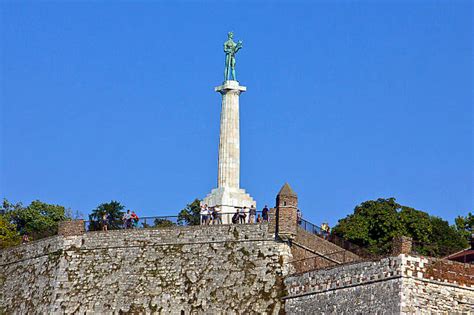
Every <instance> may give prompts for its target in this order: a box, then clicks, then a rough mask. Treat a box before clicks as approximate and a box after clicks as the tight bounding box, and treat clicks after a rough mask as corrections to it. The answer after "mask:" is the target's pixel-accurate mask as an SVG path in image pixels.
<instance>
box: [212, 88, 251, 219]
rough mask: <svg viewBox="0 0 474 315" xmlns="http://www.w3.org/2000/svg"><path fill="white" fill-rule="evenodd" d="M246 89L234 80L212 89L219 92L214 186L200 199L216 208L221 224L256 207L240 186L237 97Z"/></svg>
mask: <svg viewBox="0 0 474 315" xmlns="http://www.w3.org/2000/svg"><path fill="white" fill-rule="evenodd" d="M246 90H247V88H246V87H245V86H241V85H239V82H237V81H233V80H229V81H225V82H224V84H223V85H221V86H218V87H216V88H215V91H216V92H219V93H220V94H221V95H222V111H221V128H220V137H219V159H218V170H217V188H216V189H213V190H212V191H211V193H210V194H209V195H207V197H206V198H204V199H203V204H207V205H208V206H210V207H215V206H217V207H219V208H220V209H221V211H222V213H223V221H224V223H230V219H231V216H232V215H233V214H234V213H235V211H236V209H237V208H243V207H247V208H250V207H251V206H254V207H256V203H255V201H254V200H253V198H252V197H250V195H249V194H247V193H246V192H245V190H243V189H241V188H240V120H239V97H240V94H241V93H242V92H245V91H246Z"/></svg>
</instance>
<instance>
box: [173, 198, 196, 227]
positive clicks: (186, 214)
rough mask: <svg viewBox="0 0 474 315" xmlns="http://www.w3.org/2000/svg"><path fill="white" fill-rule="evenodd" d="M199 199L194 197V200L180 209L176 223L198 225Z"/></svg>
mask: <svg viewBox="0 0 474 315" xmlns="http://www.w3.org/2000/svg"><path fill="white" fill-rule="evenodd" d="M200 212H201V201H200V200H199V199H197V198H196V199H194V201H193V202H192V203H190V204H188V205H186V208H184V209H183V210H181V211H180V212H179V214H178V224H179V225H199V224H200V223H201V219H200V218H201V217H200V214H199V213H200Z"/></svg>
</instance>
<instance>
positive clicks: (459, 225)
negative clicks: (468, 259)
mask: <svg viewBox="0 0 474 315" xmlns="http://www.w3.org/2000/svg"><path fill="white" fill-rule="evenodd" d="M455 223H456V230H458V231H459V233H461V234H462V235H463V236H464V237H465V238H466V239H469V238H470V237H471V235H472V233H473V231H474V230H473V229H474V215H472V213H471V212H469V213H468V214H467V216H465V217H463V216H459V217H457V218H456V220H455Z"/></svg>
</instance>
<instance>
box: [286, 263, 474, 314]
mask: <svg viewBox="0 0 474 315" xmlns="http://www.w3.org/2000/svg"><path fill="white" fill-rule="evenodd" d="M433 264H438V265H436V266H439V265H440V263H439V260H433V259H430V258H424V257H416V256H407V255H399V256H397V257H389V258H384V259H381V260H379V261H369V262H360V263H354V264H351V265H344V266H339V267H334V268H331V269H325V270H316V271H309V272H306V273H303V274H300V275H295V276H290V277H288V278H287V279H286V280H285V284H286V286H287V290H288V296H287V297H285V300H286V303H285V310H286V312H287V313H288V314H323V313H325V314H327V313H330V314H354V313H356V314H425V313H426V314H433V313H435V314H438V313H443V314H447V313H449V314H472V313H473V312H474V287H473V285H474V283H472V282H469V283H468V282H467V281H469V279H471V276H472V272H473V269H471V267H466V265H465V264H459V265H458V266H457V267H458V268H456V267H455V266H454V267H451V268H449V270H457V272H455V273H456V276H452V277H454V278H455V279H457V281H456V280H454V278H451V279H447V278H445V277H444V273H443V272H437V271H434V272H435V274H436V276H435V277H433V270H434V269H436V268H434V267H433V266H434V265H433ZM445 264H446V262H444V261H443V263H442V265H443V266H444V265H445ZM453 265H456V263H453ZM437 268H438V269H440V267H437ZM438 269H436V270H438ZM460 279H463V281H466V282H465V284H460V283H459V282H458V281H459V280H460Z"/></svg>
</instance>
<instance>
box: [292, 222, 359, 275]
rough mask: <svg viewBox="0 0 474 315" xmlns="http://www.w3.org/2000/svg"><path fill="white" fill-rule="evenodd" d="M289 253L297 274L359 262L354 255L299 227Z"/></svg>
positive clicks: (357, 257)
mask: <svg viewBox="0 0 474 315" xmlns="http://www.w3.org/2000/svg"><path fill="white" fill-rule="evenodd" d="M291 253H292V256H293V261H292V265H293V267H294V268H295V271H296V272H298V273H301V272H305V271H309V270H314V269H320V268H327V267H334V266H337V265H339V264H343V263H348V262H353V261H357V260H360V257H359V256H357V255H356V254H354V253H352V252H350V251H347V250H344V249H343V248H341V247H339V246H337V245H335V244H333V243H331V242H329V241H327V240H325V239H323V238H321V237H319V236H317V235H315V234H313V233H309V232H307V231H305V230H304V229H302V228H301V227H298V228H297V234H296V237H295V239H294V240H293V242H292V246H291Z"/></svg>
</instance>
